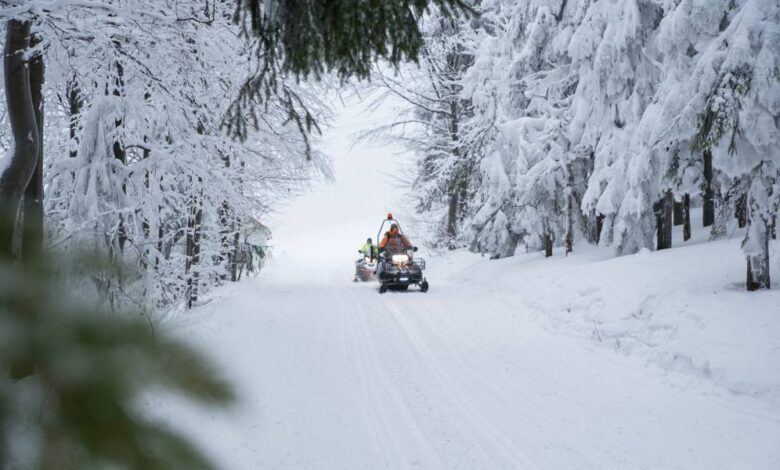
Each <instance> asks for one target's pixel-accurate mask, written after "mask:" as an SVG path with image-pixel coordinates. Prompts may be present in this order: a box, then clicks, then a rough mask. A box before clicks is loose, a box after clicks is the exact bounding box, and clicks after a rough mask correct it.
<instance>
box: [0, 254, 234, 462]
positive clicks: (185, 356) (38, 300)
mask: <svg viewBox="0 0 780 470" xmlns="http://www.w3.org/2000/svg"><path fill="white" fill-rule="evenodd" d="M59 261H60V265H62V264H70V263H67V262H66V263H63V260H59ZM57 264H58V263H57V262H52V261H49V262H43V261H40V260H39V261H34V262H29V263H26V264H25V265H20V264H18V263H13V262H8V261H6V262H3V261H0V371H2V372H0V468H7V467H8V466H10V465H11V464H13V465H16V466H21V467H23V468H29V467H33V468H43V469H55V468H56V469H77V468H78V469H85V468H143V469H172V468H187V469H208V468H212V466H211V465H210V464H209V462H208V461H207V460H206V459H205V457H204V456H203V455H202V454H201V453H200V452H199V451H198V450H197V449H196V448H195V447H193V446H192V445H191V444H190V443H189V442H188V441H187V440H186V439H184V438H183V437H182V436H180V435H179V434H178V433H176V432H174V431H172V430H169V429H165V428H164V427H160V426H159V425H157V424H155V423H154V422H153V421H152V420H150V419H149V417H148V416H145V413H143V412H142V411H140V410H139V409H138V408H137V402H138V398H139V395H140V394H141V393H143V392H149V391H162V390H167V391H169V392H171V393H173V394H176V395H181V396H186V397H188V398H190V399H193V400H195V401H197V402H200V403H204V404H208V405H225V404H228V403H229V402H230V401H231V400H232V393H231V391H230V389H229V387H228V386H227V384H226V383H225V382H223V381H222V380H221V379H219V378H218V377H217V374H216V372H215V370H214V369H213V368H212V366H210V365H209V364H208V363H207V362H206V361H205V360H204V358H203V357H201V356H200V355H199V354H197V353H196V352H195V351H194V350H193V349H192V348H190V347H189V346H188V345H186V344H184V343H183V342H181V341H179V340H175V339H174V338H172V337H170V336H169V335H168V334H166V333H164V332H161V331H156V332H155V331H153V330H152V329H151V328H150V327H149V326H148V325H146V324H145V323H144V322H143V321H142V320H141V319H140V316H138V315H135V316H133V315H132V313H133V312H127V313H128V315H117V314H108V313H106V312H101V311H98V310H96V309H94V308H89V307H86V306H84V305H83V303H82V302H80V301H79V297H78V294H77V293H74V292H69V291H68V290H67V289H66V288H65V286H64V284H63V283H62V282H61V273H60V274H56V275H55V273H54V272H53V270H52V269H51V267H50V266H54V265H57ZM80 264H81V268H82V269H81V270H82V271H83V272H82V274H84V273H85V272H86V271H88V270H83V267H84V266H86V265H85V264H84V263H83V262H82V263H80ZM92 264H93V265H94V263H92ZM9 371H10V372H11V374H10V375H12V376H15V377H14V378H15V379H19V378H21V380H9V377H8V375H9ZM24 410H27V411H26V412H25V411H24ZM25 421H26V422H25ZM20 429H21V430H23V432H22V434H25V435H27V437H26V438H24V439H27V441H30V442H33V444H29V445H28V446H24V445H21V444H20V443H19V442H18V441H19V439H20V436H19V435H18V434H19V430H20ZM20 449H23V450H20ZM20 461H21V462H20Z"/></svg>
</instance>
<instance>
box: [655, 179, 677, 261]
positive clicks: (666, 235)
mask: <svg viewBox="0 0 780 470" xmlns="http://www.w3.org/2000/svg"><path fill="white" fill-rule="evenodd" d="M673 208H674V196H672V192H671V191H667V192H666V194H665V195H664V197H663V198H661V200H659V201H658V202H657V203H656V211H655V212H656V217H655V220H656V226H657V228H658V232H657V235H658V243H657V245H656V249H658V250H665V249H667V248H671V247H672V212H673Z"/></svg>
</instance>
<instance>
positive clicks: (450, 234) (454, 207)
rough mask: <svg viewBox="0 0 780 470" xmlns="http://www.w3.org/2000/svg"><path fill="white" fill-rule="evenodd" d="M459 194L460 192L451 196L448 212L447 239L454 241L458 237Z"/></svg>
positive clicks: (453, 192) (455, 192) (454, 192)
mask: <svg viewBox="0 0 780 470" xmlns="http://www.w3.org/2000/svg"><path fill="white" fill-rule="evenodd" d="M458 199H459V193H458V191H452V193H451V194H450V201H449V207H448V210H447V238H448V239H449V240H454V239H455V237H456V236H457V235H458V226H457V220H458V205H459V201H458Z"/></svg>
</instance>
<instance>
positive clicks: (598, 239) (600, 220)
mask: <svg viewBox="0 0 780 470" xmlns="http://www.w3.org/2000/svg"><path fill="white" fill-rule="evenodd" d="M604 218H605V216H604V214H599V215H597V216H596V244H597V245H598V244H599V243H601V230H602V229H603V228H604Z"/></svg>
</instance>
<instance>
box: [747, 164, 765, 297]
mask: <svg viewBox="0 0 780 470" xmlns="http://www.w3.org/2000/svg"><path fill="white" fill-rule="evenodd" d="M760 178H761V177H760V176H759V177H758V178H757V179H755V180H754V181H753V182H752V183H751V185H750V189H749V190H748V192H747V193H746V194H745V196H746V201H745V212H746V213H747V214H746V217H747V219H748V221H747V223H748V229H747V236H746V238H745V242H743V247H744V248H745V249H746V252H747V255H746V261H747V279H746V281H745V287H746V288H747V290H748V291H755V290H758V289H762V288H763V289H769V288H770V285H771V284H770V282H769V238H770V231H771V229H770V225H771V219H769V218H768V217H767V215H766V214H765V212H764V210H762V209H765V208H762V205H763V204H762V202H761V201H765V200H766V198H767V197H768V195H769V192H770V191H771V189H768V188H771V183H768V182H764V181H762V179H760Z"/></svg>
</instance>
